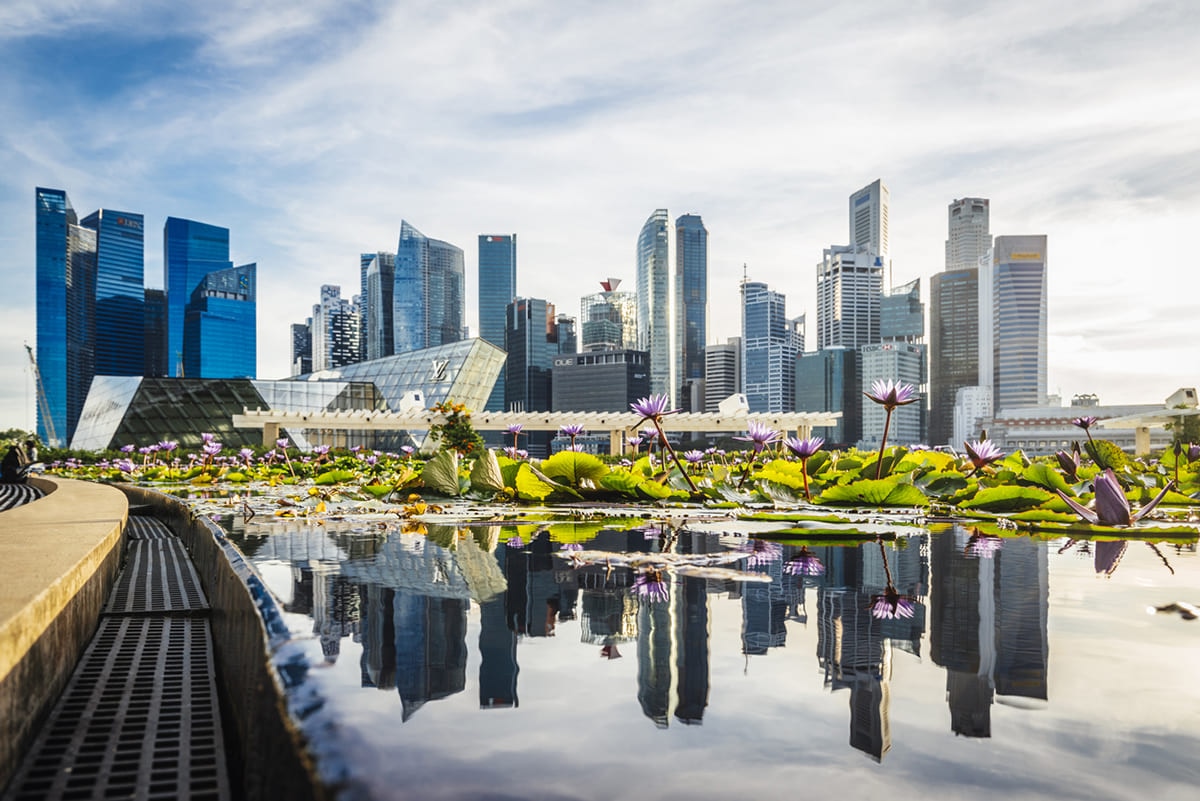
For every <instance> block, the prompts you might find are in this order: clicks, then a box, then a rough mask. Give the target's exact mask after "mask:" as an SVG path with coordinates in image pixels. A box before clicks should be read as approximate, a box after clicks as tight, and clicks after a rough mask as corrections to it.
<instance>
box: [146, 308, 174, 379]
mask: <svg viewBox="0 0 1200 801" xmlns="http://www.w3.org/2000/svg"><path fill="white" fill-rule="evenodd" d="M145 308H146V315H145V321H144V325H143V326H142V328H143V331H144V337H143V342H144V343H145V346H144V347H145V358H144V360H143V362H142V373H141V374H142V375H143V376H145V377H146V378H162V377H164V376H166V374H167V369H168V365H167V293H166V291H164V290H162V289H147V290H146V293H145Z"/></svg>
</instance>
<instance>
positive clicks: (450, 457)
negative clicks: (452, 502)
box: [421, 449, 459, 497]
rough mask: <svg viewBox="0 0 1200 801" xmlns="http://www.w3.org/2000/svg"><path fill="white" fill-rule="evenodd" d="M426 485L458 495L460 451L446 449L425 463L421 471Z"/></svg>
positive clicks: (435, 489)
mask: <svg viewBox="0 0 1200 801" xmlns="http://www.w3.org/2000/svg"><path fill="white" fill-rule="evenodd" d="M421 479H422V480H423V481H424V482H425V486H427V487H429V488H430V489H431V490H434V491H435V492H440V493H442V494H443V495H449V496H451V497H457V496H458V494H459V485H458V451H454V450H450V449H446V450H443V451H438V454H437V455H436V456H434V457H433V458H432V459H430V460H429V461H428V462H426V463H425V469H424V470H423V471H422V472H421Z"/></svg>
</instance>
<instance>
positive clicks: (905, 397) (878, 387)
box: [863, 378, 917, 479]
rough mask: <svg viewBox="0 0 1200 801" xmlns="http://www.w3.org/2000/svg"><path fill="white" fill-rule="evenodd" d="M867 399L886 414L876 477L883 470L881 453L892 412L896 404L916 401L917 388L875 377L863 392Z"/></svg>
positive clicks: (884, 449)
mask: <svg viewBox="0 0 1200 801" xmlns="http://www.w3.org/2000/svg"><path fill="white" fill-rule="evenodd" d="M863 394H864V395H866V396H867V398H868V399H870V400H872V401H874V402H875V403H878V404H879V405H880V406H882V407H883V408H884V411H885V412H886V413H887V416H886V417H884V418H883V437H882V438H880V440H879V459H878V461H876V462H875V478H876V479H878V478H879V477H880V475H881V473H882V470H883V454H884V452H885V451H886V450H887V437H888V429H889V428H891V425H892V412H894V411H896V407H898V406H907V405H908V404H910V403H916V401H917V390H916V388H915V387H914V386H913V385H912V384H904V383H901V382H899V381H891V380H890V379H889V380H887V381H884V380H883V379H882V378H880V379H876V381H875V383H873V384H871V391H870V392H864V393H863Z"/></svg>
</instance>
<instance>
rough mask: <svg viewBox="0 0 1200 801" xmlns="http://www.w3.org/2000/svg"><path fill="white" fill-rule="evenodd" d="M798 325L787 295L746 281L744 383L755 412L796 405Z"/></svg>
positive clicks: (743, 285) (744, 298)
mask: <svg viewBox="0 0 1200 801" xmlns="http://www.w3.org/2000/svg"><path fill="white" fill-rule="evenodd" d="M796 339H797V337H796V329H795V326H794V323H793V322H792V321H790V320H788V319H787V310H786V299H785V297H784V295H783V294H782V293H780V292H773V291H772V290H770V289H768V288H767V285H766V284H764V283H759V282H756V281H746V282H744V283H743V284H742V386H743V387H745V393H746V401H747V402H748V403H749V404H750V411H752V412H790V411H793V409H794V408H795V391H796V389H795V380H796V353H797V347H796V345H797V342H796Z"/></svg>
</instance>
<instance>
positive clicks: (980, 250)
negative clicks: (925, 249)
mask: <svg viewBox="0 0 1200 801" xmlns="http://www.w3.org/2000/svg"><path fill="white" fill-rule="evenodd" d="M990 215H991V210H990V201H988V199H987V198H983V197H964V198H962V199H959V200H955V201H954V202H953V203H951V204H950V207H949V208H948V209H947V210H946V219H947V226H946V230H947V239H946V269H947V270H972V269H974V268H975V267H976V266H977V265H978V264H979V259H980V258H981V257H982V256H983V254H985V253H987V252H988V250H990V249H991V247H992V234H991V228H990V224H991V223H990Z"/></svg>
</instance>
